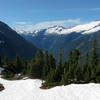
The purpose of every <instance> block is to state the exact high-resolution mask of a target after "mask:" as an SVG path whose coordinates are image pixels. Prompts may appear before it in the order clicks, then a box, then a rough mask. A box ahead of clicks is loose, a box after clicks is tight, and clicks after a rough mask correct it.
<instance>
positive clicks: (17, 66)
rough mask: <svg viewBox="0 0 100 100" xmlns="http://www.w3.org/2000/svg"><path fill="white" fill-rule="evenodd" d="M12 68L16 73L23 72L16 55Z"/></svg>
mask: <svg viewBox="0 0 100 100" xmlns="http://www.w3.org/2000/svg"><path fill="white" fill-rule="evenodd" d="M14 67H15V70H16V73H20V72H22V70H23V66H22V62H21V59H20V57H19V56H18V55H16V57H15V60H14Z"/></svg>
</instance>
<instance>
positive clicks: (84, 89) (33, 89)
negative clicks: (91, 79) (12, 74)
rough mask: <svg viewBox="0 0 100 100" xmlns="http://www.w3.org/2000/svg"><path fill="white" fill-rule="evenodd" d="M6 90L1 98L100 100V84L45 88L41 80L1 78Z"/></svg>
mask: <svg viewBox="0 0 100 100" xmlns="http://www.w3.org/2000/svg"><path fill="white" fill-rule="evenodd" d="M0 83H2V84H3V85H4V87H5V90H4V91H2V92H0V100H100V84H84V85H82V84H79V85H75V84H72V85H68V86H57V87H55V88H52V89H48V90H43V89H40V88H39V87H40V86H41V83H42V82H41V80H38V79H34V80H32V79H26V80H17V81H7V80H4V79H1V78H0Z"/></svg>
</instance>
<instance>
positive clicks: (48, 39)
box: [19, 21, 100, 60]
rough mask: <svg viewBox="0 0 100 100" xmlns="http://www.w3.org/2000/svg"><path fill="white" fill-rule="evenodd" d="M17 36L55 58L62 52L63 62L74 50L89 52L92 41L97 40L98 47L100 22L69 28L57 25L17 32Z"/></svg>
mask: <svg viewBox="0 0 100 100" xmlns="http://www.w3.org/2000/svg"><path fill="white" fill-rule="evenodd" d="M20 33H21V34H20ZM19 34H20V35H21V36H23V37H24V38H25V39H26V40H28V41H29V42H31V43H33V44H34V45H35V46H36V47H38V48H41V49H43V50H44V51H45V50H48V51H49V52H50V53H52V54H53V55H54V56H55V57H56V58H57V55H58V53H59V52H63V56H64V57H63V58H64V60H65V59H66V58H67V57H68V54H69V52H70V51H72V50H73V49H75V48H78V49H80V51H81V52H82V53H84V54H85V53H86V52H88V51H89V50H91V45H92V43H93V40H94V39H97V41H98V45H99V47H100V38H99V37H100V21H92V22H90V23H87V24H83V25H77V26H74V27H70V28H64V27H62V26H58V25H57V26H54V27H49V28H47V29H42V30H35V31H33V32H25V31H24V32H23V33H22V32H19Z"/></svg>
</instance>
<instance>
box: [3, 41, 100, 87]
mask: <svg viewBox="0 0 100 100" xmlns="http://www.w3.org/2000/svg"><path fill="white" fill-rule="evenodd" d="M96 44H97V43H96V40H95V41H94V43H93V47H92V50H91V54H90V55H89V53H87V54H86V55H85V58H83V57H82V55H81V53H80V51H79V50H78V49H75V50H74V51H73V52H70V54H69V58H68V59H67V60H66V62H65V63H62V54H61V53H59V55H58V61H57V63H56V60H55V58H54V57H53V55H51V54H48V51H46V52H45V53H43V52H42V50H40V49H39V50H38V51H37V53H36V56H35V58H34V59H32V60H30V61H25V60H23V59H21V58H20V57H19V56H18V55H16V57H15V60H14V62H13V63H12V62H10V61H9V59H8V57H7V56H5V57H4V59H3V60H2V63H3V68H5V70H4V71H3V72H2V74H3V77H4V78H8V79H10V78H12V77H14V75H15V74H16V73H21V74H22V75H24V76H28V77H30V78H39V79H42V80H44V82H43V87H52V86H57V85H68V84H71V83H77V84H79V83H89V82H96V83H100V63H99V56H98V53H97V45H96Z"/></svg>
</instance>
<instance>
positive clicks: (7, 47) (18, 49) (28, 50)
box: [0, 21, 37, 59]
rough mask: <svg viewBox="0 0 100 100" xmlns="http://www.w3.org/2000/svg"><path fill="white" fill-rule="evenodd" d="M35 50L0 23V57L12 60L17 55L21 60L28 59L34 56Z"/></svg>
mask: <svg viewBox="0 0 100 100" xmlns="http://www.w3.org/2000/svg"><path fill="white" fill-rule="evenodd" d="M36 50H37V48H36V47H35V46H34V45H33V44H31V43H29V42H28V41H26V40H25V39H24V38H23V37H21V36H20V35H19V34H17V32H15V31H14V30H13V29H11V28H10V27H9V26H8V25H7V24H5V23H3V22H1V21H0V57H3V56H5V55H8V56H9V58H11V59H12V58H14V57H15V55H16V54H19V55H20V56H21V57H22V58H25V59H30V58H32V57H33V56H34V55H35V52H36Z"/></svg>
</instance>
